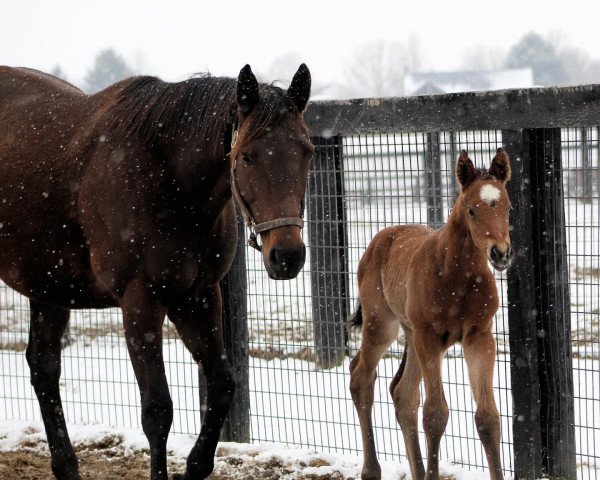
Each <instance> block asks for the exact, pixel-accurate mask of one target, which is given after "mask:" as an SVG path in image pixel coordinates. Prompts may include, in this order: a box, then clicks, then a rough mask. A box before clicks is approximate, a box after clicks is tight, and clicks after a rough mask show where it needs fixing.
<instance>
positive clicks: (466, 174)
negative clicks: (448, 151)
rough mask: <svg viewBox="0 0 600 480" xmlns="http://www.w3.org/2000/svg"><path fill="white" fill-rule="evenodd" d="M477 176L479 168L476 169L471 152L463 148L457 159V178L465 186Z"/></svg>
mask: <svg viewBox="0 0 600 480" xmlns="http://www.w3.org/2000/svg"><path fill="white" fill-rule="evenodd" d="M475 177H477V170H475V166H474V165H473V162H472V161H471V159H470V158H469V154H468V153H467V151H466V150H461V152H460V155H459V157H458V160H457V161H456V178H458V181H459V182H460V184H461V185H462V186H463V188H464V187H466V186H467V185H469V184H470V183H471V182H472V181H473V180H475Z"/></svg>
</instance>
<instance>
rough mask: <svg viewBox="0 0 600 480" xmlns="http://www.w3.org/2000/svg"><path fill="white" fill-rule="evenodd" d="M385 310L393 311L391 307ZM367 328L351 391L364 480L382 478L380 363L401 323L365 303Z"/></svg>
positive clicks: (353, 366)
mask: <svg viewBox="0 0 600 480" xmlns="http://www.w3.org/2000/svg"><path fill="white" fill-rule="evenodd" d="M382 309H384V310H386V312H389V310H388V309H387V306H385V307H383V306H382ZM362 311H363V316H364V319H363V322H364V324H363V330H362V342H361V346H360V351H359V352H358V353H357V354H356V356H355V357H354V358H353V359H352V362H351V363H350V393H351V394H352V401H353V402H354V407H355V408H356V412H357V414H358V420H359V423H360V431H361V436H362V442H363V467H362V471H361V478H362V479H363V480H379V479H380V478H381V466H380V465H379V461H378V460H377V451H376V449H375V438H374V434H373V420H372V410H373V400H374V389H375V380H376V378H377V372H376V368H377V364H378V363H379V361H380V360H381V357H382V356H383V354H384V353H385V351H386V350H387V348H388V347H389V346H390V344H391V343H392V341H393V340H394V339H395V338H396V336H397V335H398V329H399V322H398V321H397V320H396V319H395V318H394V317H393V315H391V312H390V313H388V314H387V315H386V316H385V317H384V316H382V315H381V314H380V315H379V316H378V315H377V314H376V309H375V308H373V307H371V306H369V305H368V304H364V303H363V306H362Z"/></svg>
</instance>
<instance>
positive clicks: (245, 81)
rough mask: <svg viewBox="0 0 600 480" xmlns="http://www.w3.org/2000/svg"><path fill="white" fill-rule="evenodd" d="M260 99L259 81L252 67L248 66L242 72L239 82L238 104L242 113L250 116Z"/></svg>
mask: <svg viewBox="0 0 600 480" xmlns="http://www.w3.org/2000/svg"><path fill="white" fill-rule="evenodd" d="M259 98H260V97H259V95H258V81H257V80H256V77H255V76H254V73H252V69H251V68H250V65H246V66H245V67H244V68H242V69H241V70H240V74H239V76H238V82H237V102H238V106H239V107H240V111H241V112H242V113H243V114H244V115H248V114H249V113H250V112H251V111H252V110H253V109H254V107H256V104H257V103H258V100H259Z"/></svg>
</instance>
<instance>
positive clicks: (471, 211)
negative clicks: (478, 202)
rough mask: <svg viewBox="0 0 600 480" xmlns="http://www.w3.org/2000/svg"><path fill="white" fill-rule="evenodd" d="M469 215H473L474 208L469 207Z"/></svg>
mask: <svg viewBox="0 0 600 480" xmlns="http://www.w3.org/2000/svg"><path fill="white" fill-rule="evenodd" d="M469 215H471V216H472V217H474V216H475V210H474V209H472V208H469Z"/></svg>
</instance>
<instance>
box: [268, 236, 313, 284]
mask: <svg viewBox="0 0 600 480" xmlns="http://www.w3.org/2000/svg"><path fill="white" fill-rule="evenodd" d="M305 259H306V246H305V245H304V244H303V243H302V244H300V245H299V246H297V247H278V246H274V247H273V248H271V251H270V252H269V257H268V261H265V267H266V269H267V273H268V274H269V277H271V278H272V279H273V280H290V279H292V278H295V277H296V276H297V275H298V273H300V270H302V267H303V266H304V260H305ZM265 260H267V259H265Z"/></svg>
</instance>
